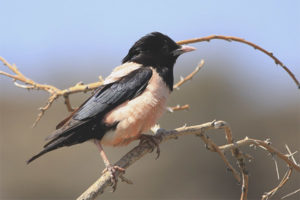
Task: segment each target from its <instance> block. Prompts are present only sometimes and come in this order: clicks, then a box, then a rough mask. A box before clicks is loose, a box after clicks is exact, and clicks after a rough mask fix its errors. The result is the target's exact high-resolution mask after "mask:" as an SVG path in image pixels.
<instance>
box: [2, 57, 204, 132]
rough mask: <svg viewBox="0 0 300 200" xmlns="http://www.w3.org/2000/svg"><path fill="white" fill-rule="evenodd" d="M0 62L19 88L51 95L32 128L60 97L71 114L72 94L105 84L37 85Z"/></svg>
mask: <svg viewBox="0 0 300 200" xmlns="http://www.w3.org/2000/svg"><path fill="white" fill-rule="evenodd" d="M0 60H1V61H2V62H3V64H4V65H6V66H7V67H8V68H9V69H10V70H11V71H12V72H13V73H15V74H9V73H6V72H4V71H0V74H2V75H4V76H7V77H10V78H12V79H13V81H14V84H15V85H16V86H17V87H20V88H23V89H28V90H33V89H35V90H44V91H46V92H48V93H49V94H50V97H49V98H48V101H47V103H46V105H45V106H43V107H41V108H39V110H40V113H39V114H38V116H37V118H36V120H35V122H34V123H33V126H32V127H35V126H36V124H37V123H38V122H39V120H40V119H41V118H42V116H43V115H44V113H45V112H46V111H47V110H48V109H49V108H50V107H51V105H52V103H53V102H54V101H55V100H56V99H57V98H59V97H63V98H64V100H65V105H66V107H67V109H68V111H69V112H73V111H74V110H75V109H74V108H72V106H71V103H70V98H69V95H70V94H74V93H79V92H87V91H90V90H95V89H96V88H98V87H99V86H100V85H102V83H103V78H102V77H101V76H99V81H98V82H94V83H89V84H83V83H82V82H79V83H77V84H76V85H75V86H72V87H70V88H68V89H64V90H61V89H58V88H56V87H54V86H52V85H46V84H39V83H36V82H35V81H33V80H31V79H29V78H27V77H26V76H25V75H23V74H22V73H21V72H20V71H19V70H18V68H17V67H16V66H15V65H14V64H10V63H9V62H7V61H6V60H5V59H4V58H2V57H0ZM203 65H204V60H201V62H200V63H199V64H198V65H197V67H196V69H195V70H194V71H193V72H192V73H191V74H189V75H188V76H187V77H186V78H183V79H182V80H180V81H179V82H178V83H176V84H175V85H174V88H176V89H179V86H181V85H182V84H184V83H185V82H187V81H188V80H190V79H192V77H193V76H194V75H196V73H197V72H198V71H199V70H200V68H201V67H202V66H203ZM16 81H20V82H23V83H24V84H25V85H22V84H19V83H18V82H16ZM188 108H189V105H188V104H186V105H183V106H179V105H177V106H174V107H168V108H167V110H168V111H169V112H174V111H179V110H187V109H188Z"/></svg>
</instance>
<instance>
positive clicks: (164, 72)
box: [122, 32, 195, 90]
mask: <svg viewBox="0 0 300 200" xmlns="http://www.w3.org/2000/svg"><path fill="white" fill-rule="evenodd" d="M193 50H195V48H193V47H188V46H180V45H178V44H176V42H174V41H173V40H172V39H171V38H169V37H168V36H166V35H164V34H162V33H159V32H153V33H150V34H147V35H146V36H144V37H142V38H141V39H139V40H138V41H137V42H135V44H134V45H133V46H132V47H131V48H130V49H129V52H128V54H127V55H126V56H125V58H124V59H123V61H122V63H125V62H136V63H139V64H142V65H143V66H145V67H149V66H151V67H153V68H155V69H156V71H157V72H158V73H159V74H160V75H161V76H162V78H163V80H164V81H165V82H166V84H167V85H168V86H169V88H170V89H171V90H172V89H173V80H174V78H173V67H174V64H175V62H176V59H177V58H178V56H179V55H181V54H182V53H185V52H188V51H193Z"/></svg>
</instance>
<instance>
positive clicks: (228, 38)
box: [177, 35, 300, 89]
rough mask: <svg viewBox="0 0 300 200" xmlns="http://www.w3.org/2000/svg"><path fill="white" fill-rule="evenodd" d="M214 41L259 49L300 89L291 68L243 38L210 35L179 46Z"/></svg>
mask: <svg viewBox="0 0 300 200" xmlns="http://www.w3.org/2000/svg"><path fill="white" fill-rule="evenodd" d="M214 39H219V40H226V41H228V42H231V41H235V42H240V43H244V44H247V45H249V46H252V47H253V48H254V49H257V50H259V51H261V52H263V53H264V54H266V55H268V56H269V57H271V58H272V59H273V60H274V62H275V64H276V65H280V66H281V67H282V68H283V69H284V70H285V71H286V72H287V73H288V74H289V76H290V77H291V78H292V79H293V80H294V82H295V83H296V85H297V86H298V88H299V89H300V83H299V81H298V80H297V78H296V77H295V75H294V74H293V73H292V72H291V71H290V70H289V68H287V66H285V65H284V64H283V63H282V62H281V61H280V60H279V59H278V58H277V57H275V56H274V55H273V53H272V52H269V51H267V50H265V49H264V48H262V47H260V46H258V45H257V44H254V43H252V42H249V41H247V40H244V39H243V38H239V37H233V36H224V35H210V36H206V37H201V38H195V39H189V40H182V41H178V42H177V44H180V45H182V44H190V43H197V42H204V41H207V42H209V41H210V40H214Z"/></svg>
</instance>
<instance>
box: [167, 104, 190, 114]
mask: <svg viewBox="0 0 300 200" xmlns="http://www.w3.org/2000/svg"><path fill="white" fill-rule="evenodd" d="M189 108H190V105H189V104H185V105H183V106H181V105H177V106H173V107H167V111H169V112H170V113H173V112H174V111H179V110H188V109H189Z"/></svg>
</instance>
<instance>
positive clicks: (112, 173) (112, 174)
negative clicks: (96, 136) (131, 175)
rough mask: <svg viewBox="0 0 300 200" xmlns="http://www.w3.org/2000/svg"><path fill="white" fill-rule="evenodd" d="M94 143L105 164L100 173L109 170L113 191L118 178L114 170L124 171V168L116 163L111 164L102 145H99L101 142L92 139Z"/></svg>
mask: <svg viewBox="0 0 300 200" xmlns="http://www.w3.org/2000/svg"><path fill="white" fill-rule="evenodd" d="M94 143H95V144H96V146H97V148H98V150H99V152H100V155H101V157H102V159H103V162H104V164H105V169H104V170H103V171H102V173H105V172H106V171H109V172H110V177H111V182H112V184H113V185H112V188H113V191H115V190H116V188H117V182H118V178H117V176H116V172H117V170H118V171H120V172H123V173H124V172H125V169H124V168H122V167H119V166H116V165H114V166H113V165H111V164H110V162H109V160H108V158H107V156H106V154H105V152H104V150H103V148H102V146H101V144H100V141H98V140H94Z"/></svg>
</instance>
